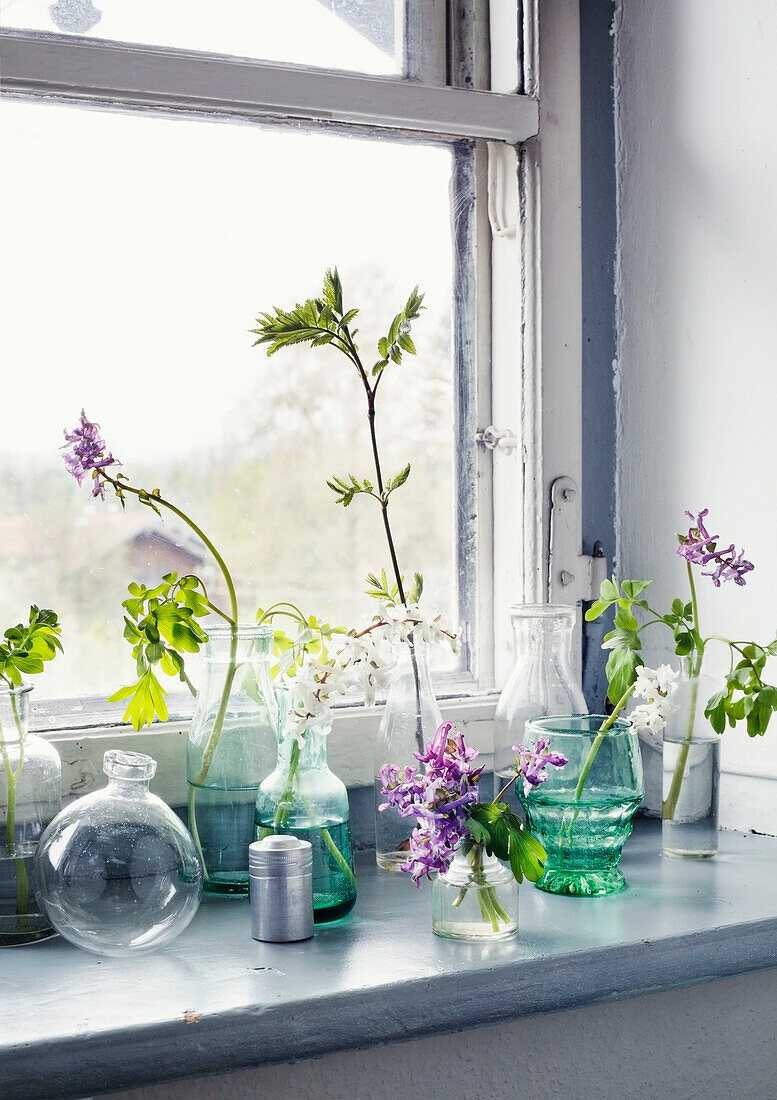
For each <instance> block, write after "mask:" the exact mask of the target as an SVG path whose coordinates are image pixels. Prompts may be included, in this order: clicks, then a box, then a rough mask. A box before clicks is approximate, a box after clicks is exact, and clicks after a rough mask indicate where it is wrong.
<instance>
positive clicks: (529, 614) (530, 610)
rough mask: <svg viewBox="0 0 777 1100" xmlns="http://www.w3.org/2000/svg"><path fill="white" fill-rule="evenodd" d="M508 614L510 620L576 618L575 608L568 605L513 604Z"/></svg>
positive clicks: (572, 605)
mask: <svg viewBox="0 0 777 1100" xmlns="http://www.w3.org/2000/svg"><path fill="white" fill-rule="evenodd" d="M509 612H510V618H512V619H556V618H562V619H576V618H577V608H576V607H575V606H574V604H569V603H514V604H510V608H509Z"/></svg>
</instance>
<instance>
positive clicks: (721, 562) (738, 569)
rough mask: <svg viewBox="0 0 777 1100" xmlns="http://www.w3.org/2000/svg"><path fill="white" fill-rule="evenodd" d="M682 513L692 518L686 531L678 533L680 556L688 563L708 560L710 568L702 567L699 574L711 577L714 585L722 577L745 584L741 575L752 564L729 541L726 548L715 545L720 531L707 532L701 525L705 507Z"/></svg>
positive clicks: (703, 563)
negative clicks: (691, 522) (700, 509)
mask: <svg viewBox="0 0 777 1100" xmlns="http://www.w3.org/2000/svg"><path fill="white" fill-rule="evenodd" d="M685 514H686V516H688V518H689V519H691V520H693V526H692V527H690V528H689V530H688V534H687V535H678V538H679V539H680V545H679V546H678V547H677V553H678V554H679V555H680V557H681V558H685V560H686V561H688V562H690V563H691V565H709V564H710V562H711V563H712V565H713V568H712V569H708V570H706V571H705V570H702V576H704V577H711V578H712V583H713V584H714V585H715V587H716V588H720V586H721V583H722V582H723V581H734V583H735V584H739V585H743V584H745V575H746V574H747V573H751V572H752V571H753V569H755V566H754V565H753V563H752V562H751V561H748V560H747V558H746V557H745V552H744V550H740V551H739V553H738V554H737V552H736V549H735V548H734V544H733V542H732V543H731V545H730V546H729V547H728V548H727V549H726V550H719V549H718V545H717V543H718V539H719V538H720V535H711V534H710V533H709V532H708V531H707V528H706V527H705V525H704V520H705V518H706V516H707V515H708V514H709V508H705V509H703V511H701V512H699V514H698V515H696V516H695V515H694V514H693V512H686V513H685Z"/></svg>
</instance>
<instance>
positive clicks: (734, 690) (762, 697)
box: [585, 564, 777, 737]
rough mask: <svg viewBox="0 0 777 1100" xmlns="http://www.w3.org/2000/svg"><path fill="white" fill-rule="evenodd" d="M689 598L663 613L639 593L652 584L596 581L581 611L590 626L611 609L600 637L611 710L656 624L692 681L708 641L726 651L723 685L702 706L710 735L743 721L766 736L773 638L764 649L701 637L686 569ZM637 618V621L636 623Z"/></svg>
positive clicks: (775, 691) (774, 693)
mask: <svg viewBox="0 0 777 1100" xmlns="http://www.w3.org/2000/svg"><path fill="white" fill-rule="evenodd" d="M687 569H688V575H689V581H690V588H691V599H690V600H687V601H686V600H683V599H681V598H680V597H679V596H678V597H675V599H674V600H673V601H672V604H671V609H670V610H669V611H668V612H666V613H661V612H660V611H656V610H655V609H654V608H653V607H651V606H650V604H649V602H648V601H647V600H646V599H645V598H644V596H643V595H642V593H643V592H644V591H645V590H646V589H647V588H649V586H650V585H651V584H652V583H653V582H652V581H638V580H626V581H623V582H622V583H621V584H620V586H619V585H618V582H617V581H616V579H615V577H613V578H612V579H611V580H604V581H602V585H601V589H600V592H599V599H598V600H596V602H595V603H593V604H592V605H591V607H590V608H589V610H588V611H587V612H586V616H585V617H586V619H587V620H588V621H589V622H591V621H593V620H594V619H598V618H599V617H600V616H601V615H603V614H604V613H605V612H606V611H608V610H609V609H610V608H611V607H613V606H615V607H616V612H615V622H614V628H613V630H611V631H609V633H607V634H605V636H604V640H603V642H602V648H603V649H609V650H610V655H609V657H608V659H607V668H606V672H607V680H608V697H609V699H610V702H611V703H612V704H613V705H614V706H618V703H619V702H621V701H622V700H623V697H624V695H627V693H628V692H629V691H630V689H631V688H632V687H633V686H634V683H635V681H636V678H637V668H638V667H639V666H640V665H641V664H643V661H642V657H641V650H642V635H643V632H644V631H645V630H646V629H647V628H648V627H651V626H654V625H662V626H664V627H667V628H668V629H669V630H670V631H671V633H672V639H673V641H674V652H675V654H676V655H677V656H678V657H683V658H686V659H687V660H688V663H689V669H690V672H691V674H692V675H694V676H698V675H699V673H700V671H701V667H702V660H703V658H704V654H705V651H706V649H707V646H708V645H709V643H710V642H719V643H721V644H722V645H725V646H728V649H729V654H730V668H729V671H728V673H727V675H726V677H725V686H724V687H723V688H722V689H721V690H720V691H718V692H716V693H715V694H714V695H713V696H712V697H711V698H710V699H709V700H708V701H707V703H706V705H705V707H704V714H705V716H706V717H707V718H708V719H709V721H710V724H711V726H712V728H713V729H714V730H715V732H716V733H723V731H724V730H725V728H726V724H727V723H728V725H729V726H730V727H733V726H735V725H737V723H738V722H742V721H744V722H745V725H746V729H747V732H748V734H749V736H750V737H759V736H762V735H763V734H764V733H766V730H767V729H768V727H769V723H770V721H771V718H772V715H773V714H774V713H775V711H777V688H775V687H774V686H773V685H771V684H769V683H766V682H765V681H764V678H763V673H764V669H765V666H766V661H767V659H768V658H769V657H773V656H777V639H775V640H774V641H772V642H770V643H769V644H768V645H758V644H757V643H755V642H748V641H734V640H732V639H730V638H725V637H723V636H722V635H719V634H710V635H708V636H706V637H704V636H703V635H702V633H701V631H700V630H699V626H698V607H697V602H696V589H695V585H694V582H693V576H692V574H691V566H690V564H688V566H687ZM637 614H639V615H640V618H641V619H642V621H639V620H638V618H637Z"/></svg>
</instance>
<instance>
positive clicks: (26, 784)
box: [0, 684, 62, 947]
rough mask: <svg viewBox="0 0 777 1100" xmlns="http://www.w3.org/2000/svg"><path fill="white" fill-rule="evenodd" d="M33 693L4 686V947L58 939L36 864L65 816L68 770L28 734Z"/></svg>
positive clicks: (0, 854) (0, 837) (0, 864)
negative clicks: (37, 890)
mask: <svg viewBox="0 0 777 1100" xmlns="http://www.w3.org/2000/svg"><path fill="white" fill-rule="evenodd" d="M31 691H32V686H31V685H30V684H20V685H19V686H18V687H8V686H7V685H6V684H0V947H12V946H16V945H17V944H25V943H34V942H35V941H36V940H45V939H48V937H49V936H53V935H55V934H56V933H55V931H54V928H53V926H52V924H51V921H50V920H49V918H48V917H47V916H46V914H45V912H44V911H43V910H42V909H41V907H40V906H39V905H38V902H37V899H36V897H35V894H34V892H33V876H32V861H33V857H34V855H35V851H36V849H37V847H38V841H39V839H40V836H41V834H42V833H43V830H44V829H45V828H46V826H47V825H48V824H49V822H50V821H51V819H52V818H53V817H55V816H56V814H58V813H59V808H60V798H61V782H62V766H61V764H60V760H59V755H58V754H57V750H56V749H55V748H54V746H53V745H50V744H49V743H48V742H47V741H44V739H43V738H42V737H37V736H36V735H35V734H34V733H30V732H29V731H28V719H29V705H30V704H29V698H30V692H31Z"/></svg>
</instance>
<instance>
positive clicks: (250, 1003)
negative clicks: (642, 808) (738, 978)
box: [0, 821, 777, 1100]
mask: <svg viewBox="0 0 777 1100" xmlns="http://www.w3.org/2000/svg"><path fill="white" fill-rule="evenodd" d="M659 841H660V831H659V828H658V826H657V823H655V822H650V821H641V822H639V823H638V829H637V833H636V834H635V836H634V837H632V839H631V840H630V841H629V843H628V844H627V846H626V854H625V855H624V859H623V864H622V866H623V869H624V871H625V873H626V877H627V879H628V881H629V888H628V889H627V890H626V891H624V893H622V894H620V895H617V896H615V897H612V898H601V899H596V900H583V899H576V898H558V897H551V896H549V895H546V894H542V893H541V892H540V891H538V890H535V889H534V888H533V887H531V886H528V887H523V888H522V889H521V914H520V931H519V934H518V936H517V938H516V939H515V940H514V941H513V942H506V943H501V944H494V945H488V946H481V945H475V944H456V943H451V942H449V941H446V940H441V939H438V938H437V937H435V936H434V935H433V934H432V932H431V924H430V895H429V889H428V887H426V888H424V889H422V890H416V889H415V888H414V887H413V885H412V883H411V882H410V881H409V880H407V879H406V878H404V877H401V878H400V877H399V876H396V877H395V876H391V875H388V876H386V875H378V874H377V872H376V871H375V868H374V865H373V864H372V862H371V860H369V858H368V857H366V856H364V857H362V859H363V862H362V863H361V865H360V867H359V899H358V901H357V906H356V910H355V911H354V913H353V915H352V916H351V917H350V918H348V919H347V920H346V921H344V922H342V924H340V925H339V926H332V927H329V928H325V929H321V930H319V931H317V933H316V936H315V937H314V939H313V940H309V941H307V942H306V943H301V944H291V945H273V944H259V943H255V942H254V941H253V940H251V938H250V934H249V927H248V905H247V904H246V903H245V902H242V901H234V900H229V899H214V898H208V899H206V900H205V902H204V903H203V905H202V907H201V909H200V911H199V913H198V914H197V916H196V918H195V920H194V922H193V923H192V925H191V926H190V927H189V928H188V929H187V931H186V932H184V934H183V935H182V936H181V937H180V938H179V939H178V940H176V941H175V943H173V944H172V945H171V946H170V947H169V948H167V949H166V950H164V951H161V952H159V953H158V954H155V955H151V956H141V957H139V958H135V959H129V960H127V959H99V958H98V957H96V956H93V955H88V954H86V953H84V952H81V951H78V950H76V948H74V947H71V946H70V945H69V944H67V943H65V942H64V941H63V940H60V939H55V940H49V941H47V942H46V943H43V944H39V945H36V946H33V947H29V948H11V949H6V950H4V951H3V952H2V953H1V954H2V959H1V960H0V961H1V962H2V967H1V969H0V974H1V975H2V976H1V977H0V1003H2V1006H3V1011H2V1018H3V1023H2V1027H0V1080H1V1081H2V1083H3V1084H2V1092H3V1095H5V1096H13V1097H15V1098H16V1100H23V1098H26V1097H40V1096H46V1097H50V1098H55V1097H56V1098H71V1097H79V1096H81V1097H83V1096H88V1095H93V1094H95V1093H99V1092H101V1091H112V1090H114V1089H120V1088H129V1087H132V1086H138V1085H144V1084H150V1083H154V1082H161V1081H169V1080H174V1079H176V1078H181V1077H189V1076H196V1075H200V1074H207V1073H217V1072H225V1071H229V1070H231V1069H238V1068H241V1067H246V1066H259V1065H264V1064H268V1063H271V1062H280V1061H291V1060H293V1059H298V1058H306V1057H310V1056H314V1055H321V1054H326V1053H328V1052H331V1051H337V1050H347V1049H351V1048H357V1047H368V1046H372V1045H376V1044H380V1043H386V1042H395V1041H399V1040H403V1039H410V1038H415V1037H418V1036H421V1035H424V1034H428V1033H434V1034H436V1033H439V1032H440V1031H454V1030H458V1029H461V1028H467V1027H475V1026H478V1025H483V1024H492V1023H497V1022H499V1021H503V1020H509V1019H516V1018H518V1017H521V1016H532V1015H536V1014H538V1013H543V1012H553V1011H556V1010H558V1009H564V1008H574V1007H579V1006H582V1005H587V1004H596V1003H597V1002H602V1001H610V1000H613V999H618V998H624V997H632V996H636V995H638V994H643V993H651V992H655V991H659V990H665V989H671V988H673V987H677V986H682V985H689V984H691V983H694V982H704V981H710V980H712V979H714V978H719V977H724V976H728V975H732V974H739V973H742V972H745V971H749V970H757V969H761V968H766V967H770V966H775V965H777V875H775V873H774V867H775V861H776V860H777V840H776V839H773V838H768V837H761V836H753V835H742V834H739V833H723V834H721V854H720V856H719V858H718V859H717V860H715V861H710V862H699V863H692V862H678V861H675V860H669V859H662V858H661V856H660V855H659Z"/></svg>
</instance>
